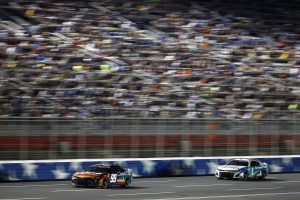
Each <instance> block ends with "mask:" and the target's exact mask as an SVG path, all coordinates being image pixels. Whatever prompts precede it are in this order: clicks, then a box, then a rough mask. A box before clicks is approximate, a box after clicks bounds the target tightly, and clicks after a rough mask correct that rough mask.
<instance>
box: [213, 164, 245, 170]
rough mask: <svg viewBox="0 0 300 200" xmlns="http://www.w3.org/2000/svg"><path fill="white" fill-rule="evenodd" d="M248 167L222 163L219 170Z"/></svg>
mask: <svg viewBox="0 0 300 200" xmlns="http://www.w3.org/2000/svg"><path fill="white" fill-rule="evenodd" d="M243 168H246V167H245V166H237V165H221V166H219V167H218V168H217V169H218V170H224V171H236V170H240V169H243Z"/></svg>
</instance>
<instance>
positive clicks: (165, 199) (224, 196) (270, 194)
mask: <svg viewBox="0 0 300 200" xmlns="http://www.w3.org/2000/svg"><path fill="white" fill-rule="evenodd" d="M299 194H300V192H282V193H261V194H237V195H222V196H205V197H175V198H163V199H143V200H194V199H195V200H197V199H221V198H239V197H256V196H276V195H299Z"/></svg>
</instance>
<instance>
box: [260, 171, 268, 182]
mask: <svg viewBox="0 0 300 200" xmlns="http://www.w3.org/2000/svg"><path fill="white" fill-rule="evenodd" d="M266 176H267V172H266V171H263V172H262V175H261V177H259V179H260V180H264V179H265V178H266Z"/></svg>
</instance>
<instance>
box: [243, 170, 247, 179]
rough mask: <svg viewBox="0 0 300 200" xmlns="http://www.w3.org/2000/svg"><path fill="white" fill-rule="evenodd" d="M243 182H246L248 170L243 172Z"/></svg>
mask: <svg viewBox="0 0 300 200" xmlns="http://www.w3.org/2000/svg"><path fill="white" fill-rule="evenodd" d="M243 180H248V170H246V171H245V172H244V178H243Z"/></svg>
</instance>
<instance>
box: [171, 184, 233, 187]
mask: <svg viewBox="0 0 300 200" xmlns="http://www.w3.org/2000/svg"><path fill="white" fill-rule="evenodd" d="M222 185H233V184H229V183H228V184H225V183H224V184H211V185H175V186H172V187H176V188H185V187H211V186H222Z"/></svg>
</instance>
